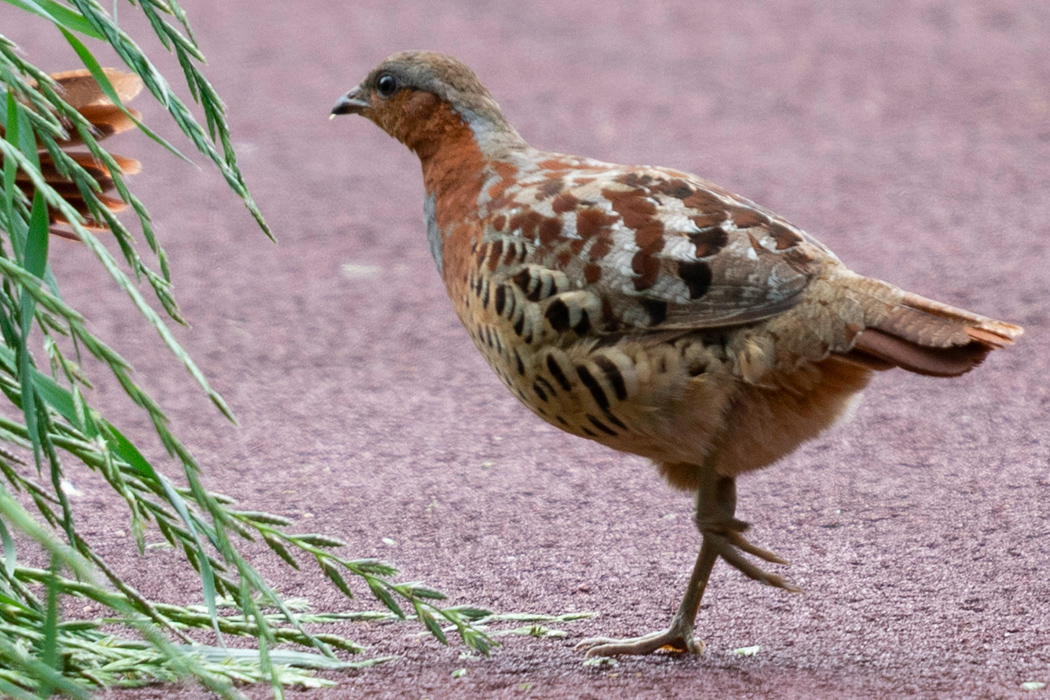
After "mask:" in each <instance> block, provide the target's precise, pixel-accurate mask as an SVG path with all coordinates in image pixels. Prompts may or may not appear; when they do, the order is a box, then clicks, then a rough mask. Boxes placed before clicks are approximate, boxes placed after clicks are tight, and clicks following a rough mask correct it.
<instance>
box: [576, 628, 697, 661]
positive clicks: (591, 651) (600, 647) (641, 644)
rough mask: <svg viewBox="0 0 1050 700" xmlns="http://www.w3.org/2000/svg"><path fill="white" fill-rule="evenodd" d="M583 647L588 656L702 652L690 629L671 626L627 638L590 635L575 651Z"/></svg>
mask: <svg viewBox="0 0 1050 700" xmlns="http://www.w3.org/2000/svg"><path fill="white" fill-rule="evenodd" d="M583 649H586V650H587V654H586V656H588V657H590V656H621V655H628V654H634V655H641V654H652V653H653V652H654V651H659V650H661V649H664V650H666V651H669V652H672V653H676V654H702V653H703V651H704V643H703V642H699V641H697V640H695V639H693V633H692V632H691V631H676V630H674V629H673V628H672V629H666V630H663V631H661V632H653V633H651V634H647V635H645V636H644V637H633V638H629V639H612V638H610V637H591V638H590V639H584V640H583V641H582V642H580V643H579V644H577V645H576V651H581V650H583Z"/></svg>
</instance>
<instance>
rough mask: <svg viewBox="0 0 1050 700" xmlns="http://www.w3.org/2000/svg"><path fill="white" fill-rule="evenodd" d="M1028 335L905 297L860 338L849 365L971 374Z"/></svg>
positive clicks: (940, 374) (912, 296)
mask: <svg viewBox="0 0 1050 700" xmlns="http://www.w3.org/2000/svg"><path fill="white" fill-rule="evenodd" d="M1023 332H1024V330H1023V329H1022V328H1021V327H1020V326H1015V325H1013V324H1012V323H1004V322H1002V321H996V320H995V319H991V318H988V317H986V316H980V315H978V314H974V313H971V312H969V311H965V310H963V309H957V308H955V307H952V306H948V305H947V304H942V303H940V302H937V301H933V300H931V299H926V298H925V297H921V296H919V295H917V294H911V293H907V292H905V293H904V295H903V298H902V299H901V302H900V304H899V305H898V306H897V307H896V308H894V309H893V310H892V311H890V313H889V314H887V315H885V316H884V317H883V318H881V319H880V320H879V321H877V322H876V323H874V324H873V325H871V326H870V327H868V328H865V329H864V330H863V331H862V332H861V333H860V334H858V335H857V337H856V340H855V343H854V345H853V348H852V349H851V350H850V352H848V353H846V355H845V359H847V360H851V361H853V362H855V363H857V364H862V365H864V366H866V367H869V368H871V369H878V370H882V369H889V368H891V367H900V368H901V369H906V370H908V371H909V372H915V373H917V374H925V375H928V376H933V377H954V376H958V375H960V374H964V373H966V372H969V371H970V370H971V369H973V368H974V367H976V366H977V365H978V364H980V363H981V361H982V360H984V358H985V357H986V356H987V355H988V353H989V352H991V351H992V350H996V349H999V348H1003V347H1006V346H1008V345H1013V343H1014V339H1015V338H1017V337H1019V336H1020V335H1021V334H1022V333H1023Z"/></svg>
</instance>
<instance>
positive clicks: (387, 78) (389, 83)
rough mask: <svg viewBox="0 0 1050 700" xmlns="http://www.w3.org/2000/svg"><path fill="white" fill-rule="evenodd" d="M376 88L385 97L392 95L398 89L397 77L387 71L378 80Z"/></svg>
mask: <svg viewBox="0 0 1050 700" xmlns="http://www.w3.org/2000/svg"><path fill="white" fill-rule="evenodd" d="M376 90H377V91H378V92H379V94H380V95H381V96H383V97H390V96H391V95H393V94H394V91H396V90H397V78H395V77H394V76H392V75H390V74H389V73H385V74H383V75H381V76H379V80H377V81H376Z"/></svg>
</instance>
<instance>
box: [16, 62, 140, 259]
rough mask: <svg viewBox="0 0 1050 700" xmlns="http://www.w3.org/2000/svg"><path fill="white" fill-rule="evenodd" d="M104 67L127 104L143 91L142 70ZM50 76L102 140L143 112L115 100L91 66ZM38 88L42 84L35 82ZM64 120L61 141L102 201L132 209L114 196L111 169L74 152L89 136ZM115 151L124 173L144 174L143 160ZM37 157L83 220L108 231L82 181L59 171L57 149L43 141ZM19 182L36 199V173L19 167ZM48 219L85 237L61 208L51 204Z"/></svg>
mask: <svg viewBox="0 0 1050 700" xmlns="http://www.w3.org/2000/svg"><path fill="white" fill-rule="evenodd" d="M102 71H103V73H104V74H105V76H106V79H107V80H108V81H109V83H110V86H111V87H112V88H113V91H114V93H115V94H116V95H117V97H119V98H120V100H121V102H129V101H131V100H132V99H134V98H135V97H136V96H137V95H138V94H139V92H141V91H142V80H141V78H139V76H137V75H136V74H134V73H129V72H127V71H121V70H117V69H114V68H103V69H102ZM47 77H48V79H49V84H50V86H51V87H52V88H53V89H55V91H56V93H57V94H58V96H59V97H61V98H62V99H63V100H64V101H65V102H66V103H67V104H68V105H69V106H70V107H72V108H73V109H75V110H76V111H77V112H79V113H80V116H81V117H83V119H84V120H85V121H86V122H87V124H88V125H89V126H90V129H91V134H92V136H94V138H95V140H96V141H101V140H103V139H106V138H108V137H110V136H113V135H115V134H119V133H122V132H125V131H128V130H129V129H132V128H134V127H135V120H137V119H138V118H139V117H140V116H141V115H140V114H139V112H138V111H136V110H134V109H131V108H127V107H125V108H121V107H120V106H118V105H116V104H114V103H113V101H112V100H111V99H110V98H109V96H108V95H107V94H106V93H105V91H103V89H102V88H101V86H100V85H99V84H98V82H97V81H96V79H95V77H94V75H93V74H92V73H91V72H90V71H89V70H88V69H86V68H79V69H73V70H68V71H62V72H58V73H51V74H50V75H48V76H47ZM34 87H37V86H36V85H34ZM59 123H60V124H61V125H62V127H63V129H64V130H65V131H66V135H65V138H56V139H55V144H56V145H57V146H58V147H59V148H60V149H61V150H62V151H63V152H64V153H65V154H66V155H67V156H68V157H70V158H71V159H72V160H73V161H74V162H75V163H76V164H77V165H79V166H80V167H81V168H83V169H84V170H85V171H86V173H87V175H88V177H89V178H91V180H93V181H94V183H95V185H97V187H96V188H93V189H95V197H96V198H97V199H98V201H99V203H100V204H101V205H102V206H104V207H106V208H107V209H109V210H110V211H111V212H114V213H116V212H119V211H123V210H124V209H126V208H127V206H128V205H127V203H126V202H124V201H123V200H122V199H120V198H118V197H115V196H113V194H112V192H113V190H114V189H115V182H114V179H113V173H112V172H111V171H110V167H109V166H108V165H107V164H106V163H104V162H102V161H101V160H99V159H98V158H96V157H95V156H94V155H93V154H91V153H90V152H87V151H84V150H79V149H77V150H70V149H71V148H73V147H75V146H81V145H83V143H84V140H83V138H81V136H80V133H79V132H78V131H77V129H76V126H75V125H74V124H73V122H72V120H70V119H68V118H67V117H65V116H61V117H60V118H59ZM4 134H5V132H4V128H3V126H2V125H0V138H3V136H4ZM109 155H110V157H111V158H112V159H113V161H114V163H115V164H116V165H117V168H118V169H119V173H120V174H121V175H135V174H137V173H138V172H140V170H141V164H140V163H139V161H137V160H135V159H134V158H128V157H126V156H121V155H117V154H115V153H110V154H109ZM37 158H38V159H39V161H40V173H41V175H43V178H44V181H45V182H46V183H47V184H48V185H50V186H51V187H52V188H53V189H54V190H55V191H56V192H58V194H59V195H60V196H62V197H63V198H64V199H65V200H66V202H67V203H69V204H70V205H71V206H72V207H73V209H74V210H76V211H77V213H78V214H80V215H81V217H82V221H81V224H82V225H83V226H84V227H85V228H87V229H89V230H92V231H105V230H108V229H109V226H108V225H107V224H106V222H105V221H103V220H100V219H98V218H96V217H95V216H94V215H93V214H92V212H91V207H90V205H89V204H88V201H87V198H86V197H85V195H84V193H83V192H81V190H80V187H79V186H78V185H77V183H76V182H75V181H74V180H73V179H72V178H70V177H68V176H67V175H65V174H64V173H62V172H61V171H60V170H59V168H58V166H56V164H55V160H54V158H53V157H52V155H51V153H49V152H48V151H47V149H46V148H44V147H43V145H42V144H38V151H37ZM2 164H3V156H0V166H2ZM15 184H16V185H17V186H18V187H19V189H21V190H22V192H23V193H24V194H25V195H26V197H27V198H28V199H29V200H30V201H31V200H32V198H33V194H34V192H35V187H34V185H33V181H32V179H31V178H30V176H29V175H28V174H27V173H25V172H23V171H22V170H18V171H17V172H16V173H15ZM48 220H49V231H50V233H51V234H53V235H55V236H58V237H59V238H68V239H71V240H80V239H79V237H78V236H77V235H76V233H74V232H73V230H72V226H71V225H70V222H69V221H68V220H67V219H66V216H65V215H64V214H63V213H62V212H61V211H59V210H57V209H54V208H52V207H48Z"/></svg>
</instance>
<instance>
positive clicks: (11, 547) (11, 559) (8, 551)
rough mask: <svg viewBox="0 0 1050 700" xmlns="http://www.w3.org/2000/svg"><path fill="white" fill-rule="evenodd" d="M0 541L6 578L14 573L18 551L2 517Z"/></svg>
mask: <svg viewBox="0 0 1050 700" xmlns="http://www.w3.org/2000/svg"><path fill="white" fill-rule="evenodd" d="M0 488H2V487H0ZM0 542H2V543H3V545H4V573H5V574H7V578H11V577H12V576H14V574H15V566H17V565H18V552H17V550H16V549H15V541H14V539H12V537H11V533H10V532H9V531H8V529H7V525H5V524H4V521H3V519H0Z"/></svg>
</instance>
